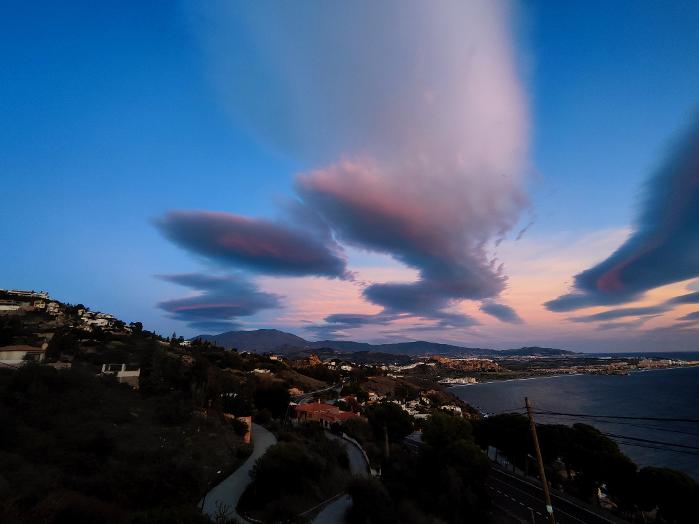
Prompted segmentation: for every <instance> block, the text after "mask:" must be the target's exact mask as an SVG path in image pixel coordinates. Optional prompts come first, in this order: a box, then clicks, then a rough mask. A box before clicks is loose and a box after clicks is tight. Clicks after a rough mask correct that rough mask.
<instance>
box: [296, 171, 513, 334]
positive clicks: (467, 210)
mask: <svg viewBox="0 0 699 524" xmlns="http://www.w3.org/2000/svg"><path fill="white" fill-rule="evenodd" d="M430 167H432V166H425V165H412V164H409V165H404V166H401V168H400V174H396V172H395V171H394V170H392V169H390V168H388V169H382V168H380V167H378V166H377V165H375V164H373V163H371V162H365V163H362V162H350V161H344V162H341V163H339V164H337V165H335V166H331V167H329V168H326V169H323V170H318V171H314V172H312V173H307V174H304V175H301V176H299V177H298V179H297V184H296V189H297V192H298V194H299V195H300V197H301V199H302V200H303V202H304V203H306V205H308V206H309V207H311V208H313V209H315V210H317V212H318V213H319V214H320V215H321V216H322V217H323V219H324V220H325V221H326V222H327V223H328V224H329V225H330V227H331V228H332V229H333V231H334V232H335V235H336V237H337V238H338V239H339V240H341V241H342V242H345V243H347V244H350V245H353V246H357V247H360V248H363V249H366V250H369V251H374V252H380V253H387V254H390V255H391V256H393V257H394V258H395V259H396V260H398V261H400V262H402V263H403V264H405V265H407V266H410V267H412V268H415V269H417V270H418V272H419V279H418V280H417V281H415V282H389V283H376V284H372V285H370V286H368V287H367V288H365V289H364V292H363V294H364V297H365V298H366V299H367V300H368V301H370V302H372V303H374V304H376V305H379V306H382V307H383V308H384V310H385V312H386V313H389V314H400V313H407V314H410V315H413V316H416V317H422V318H429V319H435V320H438V321H440V322H449V323H450V325H454V324H457V323H458V324H459V325H473V324H475V321H474V320H473V319H470V317H468V316H466V315H460V316H459V315H458V314H454V313H445V312H446V310H447V309H448V308H449V307H451V306H453V305H455V304H456V303H458V302H460V301H462V300H464V299H474V300H475V299H484V298H490V297H496V296H497V295H498V294H499V293H500V292H501V291H502V290H503V289H504V287H505V281H506V277H505V276H504V275H503V272H502V267H499V266H497V265H496V264H495V262H494V260H492V259H490V258H489V257H488V255H487V251H486V245H487V243H488V242H489V241H490V240H492V239H494V238H495V237H498V236H500V235H502V234H503V233H504V232H505V231H507V230H508V229H509V228H510V227H511V226H512V225H513V224H514V222H515V221H516V217H517V216H518V214H519V211H520V210H521V208H522V207H523V206H524V202H525V199H524V197H523V196H522V195H521V194H520V193H519V192H518V191H517V190H516V189H514V188H512V187H509V186H508V188H507V190H506V189H505V188H500V189H501V190H502V191H501V192H500V191H498V190H497V189H496V188H497V187H498V185H499V183H500V182H499V181H498V180H497V179H496V181H494V182H490V181H488V180H487V179H479V180H478V182H479V183H478V185H477V187H476V185H473V186H470V189H472V190H473V191H474V192H475V193H479V194H483V193H485V194H487V195H488V196H487V197H484V198H485V199H486V200H489V199H490V200H491V204H492V205H491V206H488V205H485V206H484V205H481V204H482V203H479V202H473V200H474V196H473V195H468V194H465V191H467V190H468V188H469V186H468V184H465V181H464V180H460V179H459V177H454V178H445V179H439V177H434V178H430V177H429V176H427V174H426V173H425V172H424V171H423V170H428V169H429V168H430ZM440 167H441V166H434V169H436V170H439V169H440ZM410 174H413V175H414V176H408V175H410ZM491 191H492V192H493V194H491ZM495 192H498V194H497V195H496V194H495ZM457 316H459V318H458V319H457Z"/></svg>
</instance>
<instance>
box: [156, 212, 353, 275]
mask: <svg viewBox="0 0 699 524" xmlns="http://www.w3.org/2000/svg"><path fill="white" fill-rule="evenodd" d="M298 222H299V225H288V224H281V223H277V222H272V221H269V220H264V219H253V218H246V217H243V216H239V215H234V214H232V213H215V212H210V211H172V212H170V213H167V214H166V215H165V216H164V217H162V218H160V219H158V220H156V222H155V223H156V226H157V227H158V229H159V230H160V232H161V233H162V234H163V235H164V236H165V237H166V238H168V239H169V240H171V241H172V242H174V243H175V244H177V245H179V246H180V247H182V248H184V249H186V250H187V251H190V252H191V253H194V254H196V255H200V256H203V257H205V258H207V259H209V260H212V261H215V262H217V263H219V264H221V265H224V266H229V267H234V268H235V269H247V270H250V271H254V272H258V273H264V274H268V275H292V276H305V275H318V276H326V277H333V278H348V272H347V268H346V261H345V258H344V255H343V253H342V249H341V248H340V247H339V246H338V245H337V244H336V243H335V242H333V241H332V240H331V239H329V238H328V236H327V235H326V236H323V235H319V234H317V230H315V231H314V230H312V229H311V228H308V227H305V226H307V222H306V223H301V221H300V220H299V221H298Z"/></svg>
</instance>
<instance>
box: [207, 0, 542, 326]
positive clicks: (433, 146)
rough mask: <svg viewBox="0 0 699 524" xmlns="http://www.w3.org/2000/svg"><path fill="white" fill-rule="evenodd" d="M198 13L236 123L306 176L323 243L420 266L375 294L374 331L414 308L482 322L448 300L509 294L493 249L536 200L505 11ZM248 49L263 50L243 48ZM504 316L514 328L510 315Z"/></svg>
mask: <svg viewBox="0 0 699 524" xmlns="http://www.w3.org/2000/svg"><path fill="white" fill-rule="evenodd" d="M197 9H199V11H198V12H197V13H196V17H195V21H196V24H195V25H196V27H198V29H199V31H200V34H201V35H202V37H203V41H204V44H205V47H206V49H207V50H208V51H209V56H210V57H211V68H212V74H213V76H214V77H215V79H216V84H217V87H218V89H220V91H221V94H222V97H223V100H224V101H225V104H226V107H227V108H228V109H229V110H230V111H231V114H232V115H233V116H234V118H235V120H236V122H237V123H238V124H239V125H243V126H246V127H247V128H248V129H249V130H250V132H251V133H253V134H256V135H257V136H258V137H260V138H261V139H262V140H265V141H266V142H267V143H269V144H270V145H272V146H274V147H276V148H278V149H280V150H283V151H285V152H286V153H287V154H290V155H293V156H294V157H296V158H297V159H298V160H299V161H300V162H301V163H303V164H305V165H307V166H309V167H308V169H306V170H304V172H303V173H301V174H299V175H298V176H297V179H296V184H295V190H296V193H297V196H298V203H299V204H300V206H302V207H306V208H307V209H309V210H310V212H312V213H313V214H314V215H317V216H319V217H320V219H321V220H322V221H323V222H324V223H325V226H326V227H328V228H329V229H330V230H331V231H332V235H331V236H325V237H324V238H322V239H320V240H322V241H323V242H335V241H338V242H340V243H343V244H345V245H351V246H355V247H358V248H361V249H365V250H370V251H375V252H380V253H386V254H389V255H391V256H393V257H394V258H395V259H396V260H397V261H399V262H401V263H403V264H405V265H407V266H410V267H413V268H415V269H417V271H418V274H419V279H418V280H417V281H415V282H388V283H374V284H372V285H370V286H368V287H367V288H366V289H365V290H364V297H365V298H366V299H367V300H368V301H370V302H372V303H375V304H377V305H380V306H382V307H383V308H384V312H383V313H382V314H380V315H379V316H377V319H376V320H377V322H385V321H386V318H387V315H388V316H389V317H390V316H391V315H401V314H408V315H413V316H416V317H421V318H427V319H433V320H436V321H437V322H438V323H439V324H440V325H444V326H449V325H453V326H465V325H473V324H475V323H476V322H475V321H473V320H472V319H471V318H470V317H468V316H466V315H463V314H460V313H458V312H455V311H454V310H453V306H456V305H457V304H458V303H459V302H460V301H462V300H464V299H472V300H488V299H492V298H495V297H497V296H498V295H499V294H500V293H501V292H502V290H503V289H504V288H505V285H506V276H505V274H504V272H503V268H502V267H501V266H499V265H498V264H497V262H496V260H495V259H494V257H493V255H492V253H491V251H490V250H491V248H492V246H493V244H494V243H495V242H496V241H497V240H498V239H500V238H502V236H503V235H505V234H506V233H507V232H508V231H509V230H510V229H511V228H512V227H513V225H514V224H515V223H516V222H517V220H518V219H519V216H520V213H521V211H522V209H523V208H524V206H525V205H526V197H525V194H524V192H523V181H522V173H523V171H524V165H525V162H526V153H527V145H528V115H527V106H526V100H525V96H524V92H523V88H522V85H521V82H520V80H519V78H518V74H517V67H516V58H515V56H514V55H513V43H512V36H511V27H510V22H511V20H510V19H511V16H512V14H511V9H510V5H509V3H507V2H498V1H492V0H477V1H470V2H461V1H451V2H449V1H445V2H439V3H438V4H432V3H428V2H402V1H386V2H373V1H358V2H352V3H347V4H336V3H333V4H328V3H320V2H319V3H314V4H296V3H293V4H292V3H282V4H279V3H271V2H254V3H227V2H226V3H219V4H212V5H209V4H207V6H206V7H198V8H197ZM387 27H390V31H387V30H386V29H387ZM241 44H245V45H241ZM251 47H254V48H255V49H257V50H258V51H257V56H255V57H250V56H246V55H243V54H241V51H240V50H241V49H249V48H251ZM260 66H262V68H260ZM261 71H262V72H261ZM237 232H238V234H243V233H244V230H243V229H242V228H238V230H237ZM279 238H280V240H283V239H282V238H281V237H279ZM270 239H271V236H270ZM240 243H241V245H242V244H243V242H242V240H241V241H240ZM314 245H315V244H314ZM330 247H331V249H330V250H329V251H330V252H336V250H335V249H334V248H332V246H330ZM269 249H270V250H271V249H272V248H271V247H270V248H269ZM319 251H320V252H323V249H319ZM245 257H246V258H245V263H246V264H247V266H248V269H249V268H250V267H253V266H254V268H255V269H256V270H257V271H258V272H262V271H263V270H264V265H265V263H266V264H267V265H269V261H267V262H265V261H264V260H262V258H260V260H256V259H255V257H254V256H253V255H252V254H251V253H250V252H249V250H248V251H246V253H245ZM338 267H339V266H338ZM296 271H298V272H299V273H302V271H301V270H298V269H296ZM340 271H341V268H340V269H337V268H335V269H332V270H325V271H320V272H317V273H320V274H329V273H333V272H335V274H338V272H340ZM310 273H313V271H310ZM491 309H492V308H491ZM499 318H502V319H503V320H504V321H508V319H510V320H512V321H518V320H519V318H518V317H517V315H516V313H514V312H512V313H510V314H508V315H499ZM364 320H367V319H363V321H364Z"/></svg>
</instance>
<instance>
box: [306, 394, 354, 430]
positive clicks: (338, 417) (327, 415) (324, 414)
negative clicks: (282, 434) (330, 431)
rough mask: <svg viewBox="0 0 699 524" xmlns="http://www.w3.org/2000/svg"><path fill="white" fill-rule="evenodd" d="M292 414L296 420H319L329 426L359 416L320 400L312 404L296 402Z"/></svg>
mask: <svg viewBox="0 0 699 524" xmlns="http://www.w3.org/2000/svg"><path fill="white" fill-rule="evenodd" d="M293 416H294V418H295V419H296V421H297V422H299V423H300V422H320V423H321V424H322V425H323V426H324V427H326V428H329V427H330V426H331V425H332V424H341V423H342V422H345V421H346V420H349V419H352V418H359V417H360V416H359V415H357V414H356V413H352V412H350V411H342V410H341V409H340V408H339V407H337V406H334V405H332V404H325V403H323V402H321V401H320V400H319V401H318V402H314V403H312V404H298V405H296V406H294V411H293Z"/></svg>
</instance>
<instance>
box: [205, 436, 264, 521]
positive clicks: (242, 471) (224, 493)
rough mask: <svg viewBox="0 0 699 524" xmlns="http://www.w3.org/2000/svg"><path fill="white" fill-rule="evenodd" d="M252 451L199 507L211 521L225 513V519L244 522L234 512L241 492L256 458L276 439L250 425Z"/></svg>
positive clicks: (248, 480)
mask: <svg viewBox="0 0 699 524" xmlns="http://www.w3.org/2000/svg"><path fill="white" fill-rule="evenodd" d="M252 437H253V439H252V443H253V450H252V453H251V454H250V456H249V457H248V459H247V460H246V461H245V462H243V464H242V465H241V466H240V467H239V468H238V469H236V470H235V471H234V472H233V473H231V474H230V475H229V476H228V477H226V478H225V479H223V480H222V481H221V482H220V483H219V484H217V485H216V486H215V487H214V488H213V489H212V490H211V491H209V492H208V493H207V494H206V495H205V496H204V499H203V500H202V501H201V503H200V506H201V508H202V512H203V513H206V514H207V515H209V517H211V518H212V519H213V518H214V517H215V516H217V515H220V514H221V513H220V512H225V515H226V517H228V518H234V519H236V520H239V521H240V522H246V520H245V519H244V518H243V517H241V516H240V515H239V514H238V512H237V511H236V510H235V508H236V506H237V505H238V501H239V500H240V497H241V495H242V494H243V491H245V488H246V487H247V486H248V484H250V481H251V480H252V479H251V478H250V471H252V467H253V466H254V465H255V462H256V461H257V459H258V458H260V457H261V456H262V455H264V454H265V452H266V451H267V448H269V447H270V446H272V445H274V444H276V442H277V439H276V437H275V436H274V435H273V434H272V433H270V432H269V431H267V430H266V429H265V428H263V427H262V426H260V425H258V424H254V423H253V425H252Z"/></svg>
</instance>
